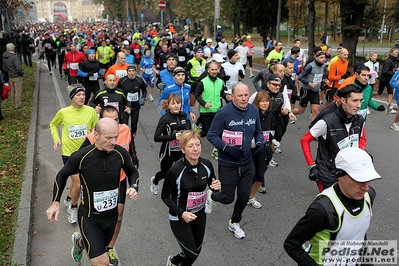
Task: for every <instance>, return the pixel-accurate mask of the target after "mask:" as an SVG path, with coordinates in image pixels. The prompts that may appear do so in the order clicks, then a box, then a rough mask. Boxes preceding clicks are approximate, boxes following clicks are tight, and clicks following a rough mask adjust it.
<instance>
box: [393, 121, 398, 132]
mask: <svg viewBox="0 0 399 266" xmlns="http://www.w3.org/2000/svg"><path fill="white" fill-rule="evenodd" d="M391 128H392V129H393V130H395V131H399V125H398V124H396V123H393V124H392V126H391Z"/></svg>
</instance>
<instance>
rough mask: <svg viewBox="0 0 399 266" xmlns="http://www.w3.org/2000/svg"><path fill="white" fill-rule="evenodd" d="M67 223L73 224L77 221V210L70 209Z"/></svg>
mask: <svg viewBox="0 0 399 266" xmlns="http://www.w3.org/2000/svg"><path fill="white" fill-rule="evenodd" d="M68 221H69V222H70V223H71V224H74V223H76V222H77V221H78V208H71V210H70V212H69V216H68Z"/></svg>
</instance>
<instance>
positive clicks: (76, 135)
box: [68, 125, 87, 139]
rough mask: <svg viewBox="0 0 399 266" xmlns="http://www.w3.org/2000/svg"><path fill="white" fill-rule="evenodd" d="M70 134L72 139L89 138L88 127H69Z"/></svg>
mask: <svg viewBox="0 0 399 266" xmlns="http://www.w3.org/2000/svg"><path fill="white" fill-rule="evenodd" d="M68 134H69V138H70V139H81V138H85V137H86V136H87V126H86V125H75V126H69V127H68Z"/></svg>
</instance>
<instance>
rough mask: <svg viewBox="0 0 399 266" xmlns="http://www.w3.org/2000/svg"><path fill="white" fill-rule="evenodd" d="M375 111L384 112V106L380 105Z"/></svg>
mask: <svg viewBox="0 0 399 266" xmlns="http://www.w3.org/2000/svg"><path fill="white" fill-rule="evenodd" d="M377 110H378V111H385V106H383V105H380V106H378V108H377Z"/></svg>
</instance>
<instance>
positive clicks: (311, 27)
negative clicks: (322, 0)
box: [307, 0, 316, 58]
mask: <svg viewBox="0 0 399 266" xmlns="http://www.w3.org/2000/svg"><path fill="white" fill-rule="evenodd" d="M308 7H309V9H308V11H309V13H308V27H307V36H308V49H309V52H308V58H312V57H313V48H314V46H315V42H314V24H315V19H316V9H315V6H314V0H309V5H308Z"/></svg>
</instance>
